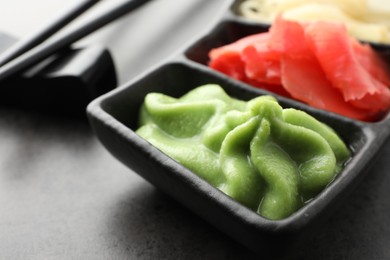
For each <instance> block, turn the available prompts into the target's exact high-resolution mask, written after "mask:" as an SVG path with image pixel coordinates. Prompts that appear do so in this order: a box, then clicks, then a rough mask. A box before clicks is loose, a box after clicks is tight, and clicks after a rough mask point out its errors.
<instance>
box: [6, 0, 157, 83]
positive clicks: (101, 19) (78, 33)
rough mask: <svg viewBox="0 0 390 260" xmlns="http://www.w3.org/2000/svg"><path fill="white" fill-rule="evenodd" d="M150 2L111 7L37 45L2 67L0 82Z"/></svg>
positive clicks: (134, 0) (137, 0)
mask: <svg viewBox="0 0 390 260" xmlns="http://www.w3.org/2000/svg"><path fill="white" fill-rule="evenodd" d="M148 1H149V0H125V1H122V2H119V3H117V4H116V5H113V6H110V7H109V8H108V9H107V10H105V11H103V12H102V14H100V15H95V16H93V17H91V18H89V19H87V20H85V21H84V22H82V23H80V24H78V26H76V27H75V28H73V29H71V30H66V31H63V32H60V33H59V34H57V35H54V36H53V37H52V38H49V39H48V40H47V41H45V42H43V43H41V44H40V45H37V46H36V47H34V48H32V49H31V50H29V51H27V52H25V53H23V54H22V55H20V56H19V57H17V58H15V59H13V60H11V61H10V62H8V63H6V64H5V65H3V66H2V67H0V81H2V80H5V79H7V78H9V77H11V76H13V75H15V74H17V73H19V72H21V71H23V70H25V69H27V68H29V67H30V66H32V65H34V64H36V63H38V62H40V61H42V60H44V59H45V58H47V57H49V56H50V55H52V54H54V53H56V52H57V51H59V50H61V49H63V48H66V47H67V46H69V45H70V44H72V43H74V42H75V41H77V40H80V39H81V38H83V37H85V36H86V35H88V34H90V33H92V32H93V31H95V30H97V29H99V28H101V27H102V26H104V25H106V24H107V23H109V22H111V21H113V20H115V19H117V18H119V17H121V16H123V15H125V14H126V13H128V12H130V11H132V10H135V9H136V8H138V7H140V6H141V5H143V4H145V3H146V2H148Z"/></svg>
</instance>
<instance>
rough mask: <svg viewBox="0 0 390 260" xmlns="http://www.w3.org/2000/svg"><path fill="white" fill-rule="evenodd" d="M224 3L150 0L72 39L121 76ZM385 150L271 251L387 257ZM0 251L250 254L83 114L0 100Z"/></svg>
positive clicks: (209, 20) (21, 255) (212, 20)
mask: <svg viewBox="0 0 390 260" xmlns="http://www.w3.org/2000/svg"><path fill="white" fill-rule="evenodd" d="M110 1H111V0H110ZM110 1H102V2H105V4H107V3H110ZM229 2H230V1H223V0H218V1H217V0H215V1H207V0H203V1H202V0H188V1H180V0H155V1H152V2H150V3H149V4H147V5H145V6H144V7H142V8H141V9H139V10H137V11H136V12H134V13H132V14H130V15H127V16H126V17H124V18H122V19H120V20H118V21H116V22H114V23H112V24H110V25H108V26H106V27H104V28H102V29H101V30H99V31H98V32H96V33H94V34H93V35H91V36H89V37H87V38H85V39H84V40H82V41H80V42H79V43H78V44H102V45H104V46H106V47H107V48H108V49H109V50H110V51H111V53H112V55H113V58H114V60H115V63H116V67H117V71H118V75H119V79H120V83H124V82H126V81H128V80H131V79H132V78H134V77H136V76H137V75H139V74H140V73H142V72H144V71H145V70H148V69H149V68H150V67H152V66H155V65H156V64H157V63H160V62H163V61H164V60H166V59H169V57H170V56H171V55H174V54H175V53H177V52H180V51H181V50H182V48H184V47H185V46H187V45H188V44H190V43H191V42H192V41H194V40H195V39H197V37H199V36H200V35H201V34H203V33H205V32H206V31H207V30H208V29H210V28H212V27H213V26H214V25H215V24H216V23H217V22H218V19H219V18H220V16H221V15H222V14H223V12H224V11H225V10H226V8H227V7H228V4H229ZM3 10H4V9H3ZM26 19H27V18H25V20H26ZM389 156H390V143H389V142H387V143H386V144H385V146H384V149H383V150H382V151H381V152H380V153H379V154H378V157H377V160H376V161H375V162H374V164H373V167H372V168H371V170H370V172H369V173H368V174H367V175H366V177H365V179H364V180H363V182H361V183H360V184H359V186H358V187H357V189H356V190H355V191H354V192H353V193H352V194H351V196H349V197H348V198H347V199H346V200H345V201H344V202H343V204H342V206H341V207H339V208H338V209H337V210H336V211H335V212H334V213H333V214H332V216H331V217H329V218H328V219H327V220H326V221H325V222H324V223H323V224H322V227H321V228H320V230H319V232H317V233H316V234H315V235H314V236H313V237H310V238H308V239H307V241H305V243H304V245H303V246H302V247H299V248H293V249H292V250H290V251H286V252H285V256H284V257H283V259H317V260H320V259H390V249H389V246H388V245H389V241H390V225H389V223H390V199H389V187H390V174H389V166H390V165H389V160H388V157H389ZM259 247H261V245H259ZM0 259H256V256H255V255H254V254H253V253H252V252H250V251H248V250H247V249H246V248H245V247H244V246H242V245H239V244H238V243H236V242H235V241H234V239H232V238H229V237H227V236H226V235H224V233H223V232H221V231H219V230H217V229H215V228H214V227H213V226H211V225H209V224H208V223H207V222H205V221H204V220H202V219H201V218H199V217H198V216H197V215H195V214H193V213H192V212H190V211H188V210H187V209H186V208H185V207H183V206H182V205H180V204H178V203H177V202H176V201H174V200H173V199H171V198H170V197H168V196H167V195H165V194H163V193H162V192H161V191H159V190H158V189H156V188H155V187H153V186H152V185H151V184H149V183H148V182H146V181H145V180H143V179H142V178H141V177H139V176H138V175H137V174H136V173H135V172H133V171H131V170H130V169H128V168H126V167H125V166H123V165H122V164H121V163H119V162H118V161H117V160H116V159H115V158H113V157H112V156H111V155H110V154H109V153H108V152H107V151H106V150H105V148H104V147H103V146H102V145H101V144H100V142H99V141H98V140H97V139H96V137H95V136H94V134H93V132H92V131H91V129H90V127H89V125H88V122H87V121H86V120H73V119H70V118H67V119H64V118H58V117H54V116H48V115H43V114H38V113H35V112H33V111H22V110H18V109H10V108H1V109H0Z"/></svg>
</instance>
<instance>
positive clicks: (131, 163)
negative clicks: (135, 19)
mask: <svg viewBox="0 0 390 260" xmlns="http://www.w3.org/2000/svg"><path fill="white" fill-rule="evenodd" d="M262 30H265V29H264V28H263V27H262V26H258V25H255V24H248V23H246V22H242V21H241V19H236V18H235V17H234V16H233V15H231V13H230V11H229V12H228V14H227V15H226V16H225V17H224V18H223V20H222V21H221V22H220V23H219V24H218V25H217V26H216V27H215V28H213V29H212V30H210V31H208V32H207V33H206V34H205V35H204V36H203V37H201V38H200V39H199V40H198V41H197V42H195V43H193V44H192V45H191V46H190V47H188V48H186V49H185V50H184V51H183V52H182V53H180V54H179V55H177V56H176V57H174V58H172V59H171V60H170V61H167V62H166V63H164V64H162V65H160V66H158V67H156V68H153V69H151V70H150V71H149V72H148V73H146V74H144V75H143V76H141V77H139V78H137V79H135V80H133V81H132V82H129V83H127V84H126V85H124V86H122V87H120V88H118V89H116V90H113V91H111V92H109V93H107V94H105V95H104V96H101V97H99V98H97V99H96V100H94V101H93V102H92V103H91V104H90V105H89V106H88V109H87V111H88V116H89V119H90V123H91V125H92V127H93V129H94V131H95V133H96V135H97V136H98V138H99V139H100V141H101V142H102V143H103V144H104V145H105V147H106V148H107V149H108V150H109V151H110V152H111V153H112V154H113V155H114V156H115V157H116V158H117V159H119V160H120V161H121V162H122V163H124V164H125V165H127V166H128V167H129V168H131V169H132V170H134V171H135V172H137V173H138V174H139V175H141V176H142V177H144V178H145V179H146V180H148V181H149V182H151V183H152V184H154V185H155V186H156V187H158V188H159V189H161V190H162V191H164V192H166V193H167V194H169V195H170V196H172V197H173V198H175V199H176V200H178V201H179V202H181V203H182V204H183V205H185V206H186V207H188V208H189V209H191V210H192V211H193V212H195V213H196V214H198V215H200V216H201V217H203V218H204V219H206V220H207V221H209V222H210V223H211V224H212V225H214V226H216V227H217V228H219V229H220V230H222V231H223V232H225V233H226V234H228V235H229V236H231V237H232V238H234V239H235V240H237V241H238V242H240V243H242V244H243V245H246V246H247V247H249V248H250V249H252V250H254V251H256V252H258V253H259V254H264V255H273V254H277V253H280V252H283V250H282V249H283V248H285V247H288V246H293V245H294V243H297V242H298V243H299V242H304V239H305V238H306V237H307V235H308V234H309V233H311V232H314V231H315V228H316V227H317V226H318V224H319V223H321V219H323V218H324V217H326V216H327V215H328V214H330V213H331V212H332V210H333V209H335V208H336V206H337V205H339V203H340V202H341V199H342V198H343V197H345V196H346V195H347V194H348V193H349V192H350V191H351V190H352V189H353V188H354V187H355V186H356V184H357V183H358V182H359V181H360V180H361V179H362V177H363V176H364V175H365V173H366V172H367V169H368V167H369V165H370V163H371V162H372V161H373V159H374V156H375V154H376V153H377V152H378V151H379V149H380V146H381V145H382V144H383V143H384V140H385V139H386V138H387V137H388V135H389V127H388V125H389V121H390V117H389V116H386V117H384V118H383V119H382V120H380V121H378V122H375V123H365V122H361V121H357V120H353V119H349V118H345V117H342V116H339V115H336V114H333V113H330V112H326V111H322V110H319V109H315V108H312V107H310V106H308V105H305V104H303V103H300V102H297V101H294V100H291V99H288V98H284V97H281V96H277V95H274V96H275V97H276V98H277V99H278V101H279V103H280V104H281V105H282V106H283V107H284V108H287V107H293V108H298V109H301V110H304V111H306V112H308V113H309V114H311V115H313V116H314V117H316V118H317V119H319V120H320V121H322V122H325V123H326V124H328V125H330V126H331V127H332V128H333V129H335V131H336V132H337V133H338V134H339V135H340V136H341V138H342V139H343V140H344V141H345V142H346V143H347V145H348V146H349V147H350V148H351V150H352V151H353V155H352V158H351V160H350V161H349V162H348V164H347V165H346V167H345V168H344V170H343V171H342V172H341V173H340V174H339V175H338V176H337V178H336V179H335V180H334V181H333V182H332V183H331V184H330V185H329V186H328V187H327V188H326V189H325V190H324V191H323V192H321V193H320V194H319V195H318V196H317V197H315V198H314V199H313V200H312V201H311V202H310V203H308V204H307V205H305V206H304V207H303V208H301V209H300V210H298V211H297V212H295V213H294V214H292V215H291V216H290V217H288V218H285V219H283V220H277V221H272V220H268V219H265V218H263V217H261V216H260V215H258V214H257V213H255V212H253V211H252V210H250V209H248V208H246V207H244V206H242V205H241V204H239V203H238V202H236V201H234V200H233V199H231V198H230V197H228V196H227V195H225V194H224V193H222V192H220V191H219V190H217V189H216V188H214V187H212V186H211V185H209V184H208V183H207V182H206V181H204V180H202V179H201V178H199V177H198V176H197V175H196V174H194V173H192V172H191V171H190V170H188V169H186V168H185V167H183V166H182V165H180V164H179V163H177V162H176V161H175V160H173V159H171V158H170V157H168V156H167V155H165V154H164V153H162V152H161V151H160V150H158V149H157V148H155V147H154V146H152V145H151V144H150V143H148V142H147V141H146V140H144V139H143V138H141V137H139V136H138V135H137V134H136V133H135V130H136V129H137V128H138V125H137V122H138V113H139V109H140V106H141V104H142V103H143V101H144V97H145V96H146V94H148V93H150V92H160V93H164V94H167V95H170V96H174V97H179V96H181V95H183V94H185V93H187V92H188V91H190V90H192V89H194V88H195V87H198V86H200V85H202V84H208V83H216V84H219V85H221V86H222V87H223V88H224V89H225V91H226V92H227V93H228V94H229V95H231V96H233V97H235V98H238V99H242V100H249V99H251V98H254V97H256V96H259V95H265V94H270V93H269V92H267V91H263V90H260V89H257V88H253V87H251V86H249V85H246V84H244V83H242V82H239V81H236V80H233V79H230V78H228V77H227V76H225V75H223V74H221V73H219V72H216V71H213V70H211V69H209V68H208V67H207V66H206V64H207V53H208V51H209V50H210V49H211V48H213V47H217V46H220V45H223V44H226V43H229V42H232V41H234V40H236V39H238V38H240V37H242V36H245V35H247V34H250V33H254V32H259V31H262Z"/></svg>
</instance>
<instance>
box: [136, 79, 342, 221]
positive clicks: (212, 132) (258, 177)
mask: <svg viewBox="0 0 390 260" xmlns="http://www.w3.org/2000/svg"><path fill="white" fill-rule="evenodd" d="M139 125H140V128H139V129H138V130H137V131H136V132H137V134H138V135H140V136H141V137H143V138H145V139H146V140H148V141H149V142H150V143H151V144H153V145H154V146H156V147H157V148H158V149H160V150H161V151H163V152H164V153H166V154H167V155H169V156H170V157H172V158H173V159H175V160H176V161H178V162H179V163H181V164H182V165H184V166H185V167H187V168H188V169H190V170H191V171H193V172H194V173H196V174H197V175H198V176H200V177H201V178H203V179H204V180H206V181H207V182H209V183H210V184H211V185H213V186H214V187H216V188H218V189H220V190H221V191H223V192H224V193H225V194H227V195H229V196H230V197H232V198H234V199H235V200H237V201H238V202H240V203H242V204H243V205H245V206H247V207H249V208H251V209H253V210H255V211H257V212H258V213H259V214H260V215H262V216H264V217H266V218H269V219H273V220H278V219H283V218H285V217H288V216H290V215H291V214H292V213H294V212H295V211H296V210H297V209H299V208H300V207H302V205H304V203H305V202H306V201H308V200H310V199H312V198H313V197H314V196H316V195H317V194H318V193H319V192H321V191H322V190H323V189H324V188H325V187H326V186H327V185H328V184H329V183H330V182H331V181H332V180H333V179H334V178H335V176H336V175H337V174H338V173H339V172H340V171H341V170H342V168H343V165H344V163H345V161H346V160H347V159H348V158H349V157H350V151H349V150H348V148H347V147H346V145H345V144H344V142H343V141H342V140H341V139H340V138H339V137H338V136H337V134H336V133H335V132H334V130H332V129H331V128H330V127H328V126H327V125H325V124H323V123H321V122H319V121H317V120H316V119H315V118H313V117H312V116H310V115H308V114H307V113H305V112H303V111H299V110H295V109H283V108H282V107H281V106H280V105H279V104H278V103H277V101H276V100H275V99H274V98H273V97H271V96H261V97H258V98H255V99H252V100H250V101H248V102H245V101H241V100H237V99H234V98H231V97H229V96H228V95H227V94H226V93H225V92H224V90H223V89H222V88H221V87H220V86H218V85H213V84H209V85H204V86H200V87H198V88H196V89H194V90H192V91H190V92H188V93H187V94H186V95H184V96H182V97H180V98H172V97H169V96H166V95H163V94H160V93H150V94H148V95H147V96H146V97H145V102H144V104H143V106H142V108H141V112H140V122H139Z"/></svg>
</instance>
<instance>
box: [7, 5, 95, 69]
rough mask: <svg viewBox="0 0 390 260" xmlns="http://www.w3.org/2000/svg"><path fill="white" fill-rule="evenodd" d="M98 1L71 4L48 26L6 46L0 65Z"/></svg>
mask: <svg viewBox="0 0 390 260" xmlns="http://www.w3.org/2000/svg"><path fill="white" fill-rule="evenodd" d="M97 2H99V1H98V0H88V1H81V3H77V5H72V6H71V8H70V9H68V10H66V11H64V12H63V13H62V14H60V15H59V16H58V19H56V20H55V21H53V22H51V23H50V24H49V25H48V26H46V27H44V28H42V29H40V30H39V31H37V32H35V33H33V34H32V35H30V36H29V37H27V38H25V39H22V40H20V41H18V42H16V43H15V44H14V45H12V46H11V47H10V48H8V49H7V50H6V51H4V52H3V53H2V54H1V55H0V66H2V65H4V64H6V63H7V62H9V61H10V60H12V59H14V58H16V57H17V56H19V55H21V54H22V53H24V52H26V51H28V50H29V49H31V48H33V47H35V46H36V45H38V44H40V43H41V42H43V41H44V40H46V39H47V38H49V37H50V36H52V35H53V34H54V33H56V32H57V31H59V30H60V29H61V28H63V27H64V26H65V25H67V24H68V23H70V22H71V21H72V20H73V19H75V18H76V17H77V16H79V15H80V14H82V13H83V12H85V11H86V10H88V9H89V8H90V7H91V6H93V5H94V4H96V3H97Z"/></svg>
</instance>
